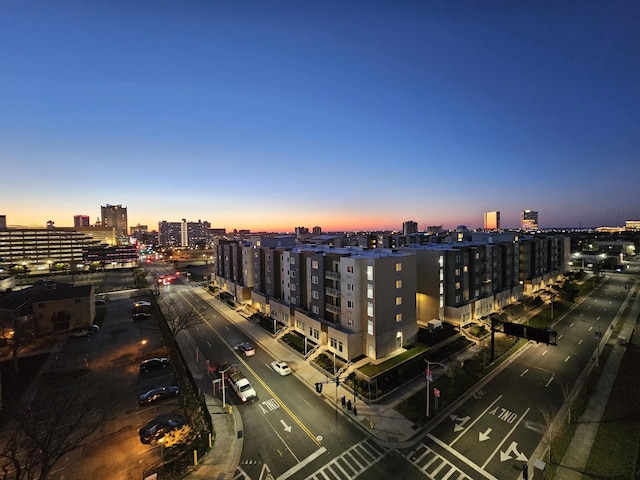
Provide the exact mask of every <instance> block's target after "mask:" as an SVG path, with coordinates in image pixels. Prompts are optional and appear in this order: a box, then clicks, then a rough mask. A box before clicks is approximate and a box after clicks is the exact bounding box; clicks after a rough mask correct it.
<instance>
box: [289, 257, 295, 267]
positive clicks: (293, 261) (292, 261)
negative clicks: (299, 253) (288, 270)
mask: <svg viewBox="0 0 640 480" xmlns="http://www.w3.org/2000/svg"><path fill="white" fill-rule="evenodd" d="M289 263H291V265H295V264H296V257H291V261H290V262H289Z"/></svg>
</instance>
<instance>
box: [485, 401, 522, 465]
mask: <svg viewBox="0 0 640 480" xmlns="http://www.w3.org/2000/svg"><path fill="white" fill-rule="evenodd" d="M529 410H531V409H530V408H527V409H526V410H525V412H524V413H523V414H522V416H521V417H520V419H519V420H518V421H517V422H516V423H515V424H514V425H513V427H512V428H511V430H509V432H508V433H507V434H506V435H505V436H504V438H503V439H502V441H501V442H500V443H499V444H498V446H497V447H496V449H495V450H494V451H493V453H492V454H491V455H489V458H487V461H486V462H484V464H483V465H482V469H483V470H484V467H486V466H487V464H488V463H489V462H490V461H491V459H492V458H493V457H494V456H495V455H496V453H498V451H499V450H500V448H502V445H503V444H504V442H506V441H507V438H509V437H510V436H511V434H512V433H513V431H514V430H515V429H516V428H517V427H518V425H520V422H522V420H524V418H525V417H526V416H527V413H529Z"/></svg>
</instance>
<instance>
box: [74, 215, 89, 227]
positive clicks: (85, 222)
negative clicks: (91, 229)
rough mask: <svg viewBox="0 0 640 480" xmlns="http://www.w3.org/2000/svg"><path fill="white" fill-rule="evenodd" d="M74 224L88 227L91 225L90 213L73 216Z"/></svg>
mask: <svg viewBox="0 0 640 480" xmlns="http://www.w3.org/2000/svg"><path fill="white" fill-rule="evenodd" d="M73 226H74V227H75V228H78V227H88V226H89V215H74V216H73Z"/></svg>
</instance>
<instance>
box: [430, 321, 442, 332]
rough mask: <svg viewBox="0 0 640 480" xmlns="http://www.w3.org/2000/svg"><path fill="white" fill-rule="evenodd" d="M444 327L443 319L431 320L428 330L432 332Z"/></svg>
mask: <svg viewBox="0 0 640 480" xmlns="http://www.w3.org/2000/svg"><path fill="white" fill-rule="evenodd" d="M440 328H442V320H436V319H433V320H429V323H428V325H427V330H429V331H430V332H435V331H436V330H438V329H440Z"/></svg>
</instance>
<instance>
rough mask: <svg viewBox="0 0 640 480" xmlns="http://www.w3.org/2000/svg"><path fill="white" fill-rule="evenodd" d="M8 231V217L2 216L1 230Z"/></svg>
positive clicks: (0, 216)
mask: <svg viewBox="0 0 640 480" xmlns="http://www.w3.org/2000/svg"><path fill="white" fill-rule="evenodd" d="M6 229H7V216H6V215H0V230H6Z"/></svg>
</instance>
